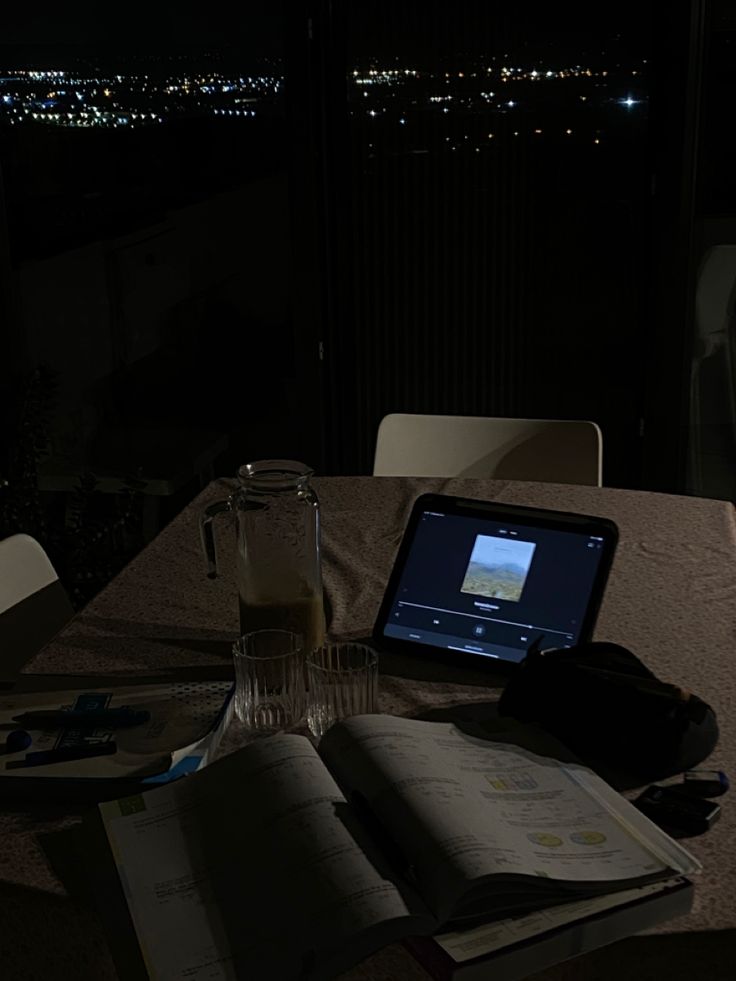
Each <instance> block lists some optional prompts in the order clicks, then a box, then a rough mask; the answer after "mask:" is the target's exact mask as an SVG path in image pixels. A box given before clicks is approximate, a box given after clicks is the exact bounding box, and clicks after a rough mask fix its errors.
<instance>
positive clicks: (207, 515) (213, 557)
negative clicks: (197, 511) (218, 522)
mask: <svg viewBox="0 0 736 981" xmlns="http://www.w3.org/2000/svg"><path fill="white" fill-rule="evenodd" d="M232 510H233V499H232V497H228V498H226V500H224V501H215V502H214V504H209V505H208V506H207V507H206V508H205V509H204V511H203V512H202V514H201V516H200V519H199V534H200V537H201V539H202V550H203V551H204V557H205V562H206V563H207V578H208V579H216V578H217V550H216V548H215V533H214V530H213V528H212V522H213V520H214V519H215V518H216V517H217V515H218V514H222V512H223V511H232Z"/></svg>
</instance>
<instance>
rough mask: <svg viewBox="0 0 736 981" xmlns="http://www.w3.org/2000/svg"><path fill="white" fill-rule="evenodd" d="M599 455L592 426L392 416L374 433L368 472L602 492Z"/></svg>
mask: <svg viewBox="0 0 736 981" xmlns="http://www.w3.org/2000/svg"><path fill="white" fill-rule="evenodd" d="M602 452H603V450H602V436H601V431H600V429H599V427H598V426H597V425H596V424H595V423H594V422H582V421H577V420H570V421H567V420H557V419H504V418H495V419H494V418H486V417H483V416H433V415H411V414H404V413H392V414H391V415H387V416H385V417H384V418H383V419H382V420H381V424H380V426H379V427H378V438H377V441H376V456H375V461H374V465H373V473H374V475H376V476H412V477H497V478H501V479H503V478H506V479H509V480H544V481H550V482H553V483H563V484H590V485H592V486H597V487H600V486H601V473H602Z"/></svg>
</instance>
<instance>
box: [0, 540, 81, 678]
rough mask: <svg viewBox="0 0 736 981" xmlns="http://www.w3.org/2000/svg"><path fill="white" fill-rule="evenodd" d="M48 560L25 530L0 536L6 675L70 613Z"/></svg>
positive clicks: (2, 667)
mask: <svg viewBox="0 0 736 981" xmlns="http://www.w3.org/2000/svg"><path fill="white" fill-rule="evenodd" d="M73 613H74V610H73V608H72V605H71V603H70V602H69V597H68V596H67V594H66V590H65V589H64V587H63V585H62V584H61V582H59V577H58V576H57V575H56V572H55V570H54V567H53V565H52V564H51V562H50V560H49V557H48V556H47V555H46V552H44V550H43V548H42V547H41V545H39V543H38V542H37V541H36V540H35V538H31V536H30V535H11V536H10V537H9V538H5V539H3V540H2V541H0V674H2V675H3V676H4V677H9V676H11V675H13V674H15V673H16V672H17V671H19V670H20V669H21V668H22V667H23V665H24V664H25V663H26V661H28V660H29V659H30V658H31V657H32V656H33V655H34V654H36V653H37V652H38V651H40V650H41V648H42V647H43V646H44V644H47V643H48V642H49V641H50V640H51V638H52V637H53V636H54V635H55V634H56V633H58V631H59V630H60V629H61V628H62V627H63V626H64V624H65V623H67V622H68V621H69V620H70V619H71V617H72V616H73Z"/></svg>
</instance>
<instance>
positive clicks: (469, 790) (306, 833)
mask: <svg viewBox="0 0 736 981" xmlns="http://www.w3.org/2000/svg"><path fill="white" fill-rule="evenodd" d="M99 814H100V816H101V818H102V822H103V825H104V829H105V832H106V835H107V839H108V841H109V845H110V849H111V853H112V856H113V858H114V861H115V864H116V866H117V870H118V874H119V877H120V882H121V885H122V888H123V892H124V896H125V900H126V903H127V908H128V911H129V913H130V917H131V919H132V923H133V926H134V929H135V935H136V939H137V943H138V946H139V948H140V954H141V955H142V963H143V964H144V965H145V972H144V974H143V976H145V973H147V974H148V976H149V977H150V978H152V979H156V981H159V979H161V981H163V979H166V981H168V979H174V978H187V979H188V981H205V979H207V981H220V979H222V981H225V979H235V978H244V977H248V978H249V979H258V978H279V979H281V978H292V977H293V978H301V977H309V978H322V977H329V976H332V975H334V974H336V973H338V972H339V971H341V970H344V969H346V968H347V967H349V966H351V965H352V964H354V963H356V962H358V961H359V960H361V959H362V958H363V957H365V956H367V955H368V954H370V953H372V952H373V951H375V950H377V949H379V948H380V947H382V946H384V945H386V944H388V943H392V942H394V941H396V940H398V939H400V938H404V937H407V936H412V935H420V936H421V935H425V936H426V935H430V934H433V933H436V932H437V931H438V930H439V929H440V928H441V927H443V926H444V927H445V928H447V926H448V925H450V926H451V927H452V928H455V929H457V928H458V927H463V926H469V925H472V924H474V923H478V922H481V921H482V920H490V919H504V918H508V917H509V916H515V915H522V914H525V913H529V912H530V911H533V910H536V909H542V908H546V907H551V906H554V905H558V904H560V903H565V902H572V901H580V900H583V899H589V898H592V897H595V896H600V895H603V894H608V893H612V892H616V891H619V890H626V889H632V888H637V887H641V886H645V885H647V884H649V883H654V882H659V881H662V880H665V879H671V878H672V877H673V876H676V875H681V874H689V873H693V872H696V871H698V870H699V866H698V863H697V862H696V860H695V859H693V858H692V857H691V856H690V854H689V853H688V852H687V851H685V849H683V848H682V847H680V845H678V844H677V843H676V842H675V841H673V840H672V839H670V838H669V837H668V836H667V835H665V834H664V833H663V832H662V831H660V830H659V829H658V828H657V827H656V826H655V825H653V824H652V823H651V822H650V821H649V820H648V819H647V818H645V817H644V816H643V815H642V814H641V813H640V812H639V811H638V810H636V808H634V807H633V806H632V805H631V804H629V803H628V802H627V801H626V800H624V799H623V798H622V797H620V796H619V795H618V794H617V793H616V792H615V791H613V790H612V789H611V788H610V787H608V786H607V784H605V783H604V782H603V781H602V780H601V779H600V778H599V777H597V776H596V775H595V774H593V773H592V772H591V771H590V770H588V769H586V768H585V767H582V766H579V765H576V764H563V763H560V762H557V761H555V760H552V759H550V758H547V757H544V756H538V755H535V754H534V753H532V752H530V751H529V750H527V749H523V748H521V747H519V746H516V745H513V744H509V743H507V742H497V741H489V740H487V739H483V738H478V737H476V736H473V735H469V734H468V733H466V732H464V731H461V730H460V729H458V728H456V727H455V726H454V725H451V724H444V723H433V722H419V721H413V720H408V719H401V718H395V717H392V716H386V715H365V716H358V717H355V718H352V719H348V720H346V721H344V722H342V723H339V724H338V725H336V726H334V727H333V728H332V729H331V730H330V731H329V732H328V733H327V735H326V736H325V737H324V738H323V739H322V741H321V743H320V746H319V752H318V751H317V750H316V749H315V748H314V747H313V745H312V743H311V742H310V741H309V739H308V738H306V737H303V736H298V735H286V734H284V735H277V736H273V737H270V738H266V739H261V740H259V741H256V742H254V743H252V744H251V745H249V746H247V747H245V748H244V749H241V750H239V751H237V752H236V753H233V754H232V755H230V756H228V757H225V758H224V759H222V760H220V761H218V762H216V763H214V764H213V765H211V766H210V767H207V768H206V769H204V770H202V771H200V772H198V773H196V774H194V775H192V776H190V777H187V778H186V779H185V780H183V781H179V782H177V783H174V784H171V785H168V786H166V787H162V788H159V789H156V790H152V791H149V792H147V793H145V794H142V795H138V796H135V797H129V798H124V799H122V800H119V801H112V802H108V803H104V804H100V805H99ZM139 960H140V958H139ZM128 973H129V972H127V973H126V974H125V975H124V976H128Z"/></svg>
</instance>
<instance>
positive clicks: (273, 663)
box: [233, 630, 305, 733]
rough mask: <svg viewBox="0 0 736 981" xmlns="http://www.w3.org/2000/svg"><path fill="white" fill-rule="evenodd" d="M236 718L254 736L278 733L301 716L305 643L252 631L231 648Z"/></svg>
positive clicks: (295, 637)
mask: <svg viewBox="0 0 736 981" xmlns="http://www.w3.org/2000/svg"><path fill="white" fill-rule="evenodd" d="M233 662H234V664H235V714H236V715H237V717H238V718H239V719H240V721H241V722H242V723H244V724H245V725H246V726H247V727H248V728H249V729H251V730H252V731H254V732H263V733H269V732H279V731H280V730H282V729H289V728H291V727H292V726H295V725H296V724H297V723H298V722H299V721H300V720H301V718H302V716H303V715H304V704H305V690H304V641H303V637H302V635H301V634H295V633H292V632H291V631H290V630H255V631H253V632H252V633H249V634H244V636H242V637H241V638H240V640H238V641H237V642H236V643H235V644H233Z"/></svg>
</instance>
